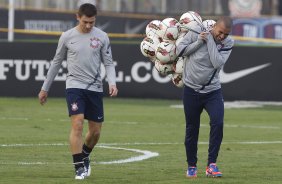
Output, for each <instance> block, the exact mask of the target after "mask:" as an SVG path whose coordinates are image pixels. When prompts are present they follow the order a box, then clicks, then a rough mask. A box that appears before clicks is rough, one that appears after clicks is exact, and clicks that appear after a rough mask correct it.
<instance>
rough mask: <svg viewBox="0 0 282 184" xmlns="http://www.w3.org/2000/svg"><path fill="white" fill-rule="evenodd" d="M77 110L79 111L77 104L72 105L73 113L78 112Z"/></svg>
mask: <svg viewBox="0 0 282 184" xmlns="http://www.w3.org/2000/svg"><path fill="white" fill-rule="evenodd" d="M77 109H78V106H77V103H73V104H71V110H72V111H77Z"/></svg>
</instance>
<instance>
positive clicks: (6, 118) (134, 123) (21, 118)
mask: <svg viewBox="0 0 282 184" xmlns="http://www.w3.org/2000/svg"><path fill="white" fill-rule="evenodd" d="M0 120H14V121H15V120H16V121H28V120H30V119H29V118H24V117H18V118H12V117H1V118H0ZM41 121H56V120H53V119H50V118H48V119H42V120H41ZM58 121H62V122H69V120H68V119H60V120H58ZM106 123H111V124H125V125H137V124H138V123H141V122H127V121H124V122H122V121H107V122H106ZM208 126H209V125H208V124H201V127H208ZM224 127H226V128H254V129H255V128H258V129H281V128H280V127H278V126H255V125H229V124H224Z"/></svg>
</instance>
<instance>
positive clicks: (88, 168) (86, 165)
mask: <svg viewBox="0 0 282 184" xmlns="http://www.w3.org/2000/svg"><path fill="white" fill-rule="evenodd" d="M83 161H84V170H85V171H84V172H85V176H90V175H91V166H90V159H89V157H86V158H84V159H83Z"/></svg>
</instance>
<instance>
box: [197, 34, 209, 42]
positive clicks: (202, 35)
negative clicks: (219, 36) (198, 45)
mask: <svg viewBox="0 0 282 184" xmlns="http://www.w3.org/2000/svg"><path fill="white" fill-rule="evenodd" d="M208 34H209V32H201V33H200V34H199V37H198V39H201V40H203V41H205V42H206V41H207V40H208Z"/></svg>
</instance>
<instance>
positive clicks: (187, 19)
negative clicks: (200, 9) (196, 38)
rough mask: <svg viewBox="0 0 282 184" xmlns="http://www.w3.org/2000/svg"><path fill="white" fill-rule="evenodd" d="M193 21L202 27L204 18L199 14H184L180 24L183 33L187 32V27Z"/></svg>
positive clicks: (191, 12)
mask: <svg viewBox="0 0 282 184" xmlns="http://www.w3.org/2000/svg"><path fill="white" fill-rule="evenodd" d="M192 21H196V22H197V23H198V24H200V25H201V24H202V18H201V16H200V15H199V14H198V13H196V12H193V11H188V12H186V13H184V14H182V15H181V17H180V20H179V23H180V24H181V31H185V27H188V24H189V23H190V22H192ZM186 30H187V29H186Z"/></svg>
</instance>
